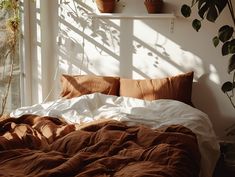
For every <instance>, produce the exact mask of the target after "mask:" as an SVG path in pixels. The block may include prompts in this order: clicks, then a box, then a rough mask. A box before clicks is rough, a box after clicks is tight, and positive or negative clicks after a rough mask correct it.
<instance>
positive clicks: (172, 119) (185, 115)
mask: <svg viewBox="0 0 235 177" xmlns="http://www.w3.org/2000/svg"><path fill="white" fill-rule="evenodd" d="M23 114H36V115H40V116H45V115H47V116H53V117H59V118H63V119H64V120H65V121H66V122H68V123H78V124H80V125H82V124H85V123H88V122H92V121H95V120H100V119H113V120H117V121H122V122H126V123H127V124H128V125H137V124H143V125H147V126H149V127H151V128H152V129H156V128H158V127H161V126H166V125H172V124H179V125H182V126H185V127H187V128H189V129H190V130H192V131H193V132H194V133H195V134H196V136H197V140H198V144H199V149H200V153H201V171H200V176H201V177H210V176H212V174H213V171H214V168H215V165H216V162H217V160H218V158H219V144H218V142H217V139H216V136H215V133H214V130H213V127H212V124H211V121H210V120H209V118H208V116H207V115H206V114H205V113H203V112H202V111H200V110H198V109H196V108H193V107H191V106H189V105H187V104H185V103H182V102H179V101H176V100H167V99H160V100H154V101H146V100H141V99H136V98H130V97H117V96H112V95H104V94H100V93H93V94H89V95H83V96H81V97H76V98H72V99H67V100H66V99H58V100H55V101H51V102H47V103H42V104H36V105H33V106H29V107H22V108H19V109H17V110H15V111H13V112H12V113H11V116H12V117H19V116H21V115H23Z"/></svg>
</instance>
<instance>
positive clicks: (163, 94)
mask: <svg viewBox="0 0 235 177" xmlns="http://www.w3.org/2000/svg"><path fill="white" fill-rule="evenodd" d="M192 83H193V72H189V73H186V74H180V75H177V76H173V77H167V78H162V79H145V80H132V79H123V78H121V79H120V91H119V93H120V96H128V97H134V98H139V99H144V100H156V99H174V100H178V101H181V102H184V103H186V104H189V105H192V103H191V92H192Z"/></svg>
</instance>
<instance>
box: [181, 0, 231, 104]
mask: <svg viewBox="0 0 235 177" xmlns="http://www.w3.org/2000/svg"><path fill="white" fill-rule="evenodd" d="M191 2H192V3H191V5H190V6H189V5H187V4H184V5H182V7H181V13H182V15H183V16H184V17H186V18H187V17H190V15H191V12H192V8H194V7H196V5H197V12H198V15H199V17H200V19H194V20H193V21H192V27H193V28H194V29H195V30H196V31H199V30H200V29H201V26H202V24H201V21H203V20H204V19H206V20H208V21H210V22H215V21H216V20H217V18H218V17H219V16H220V14H221V13H222V12H223V10H224V9H225V7H226V6H228V9H229V12H230V15H231V19H232V22H233V26H230V25H227V24H225V25H223V26H222V27H221V28H220V29H219V30H218V34H217V35H216V36H215V37H214V38H213V39H212V42H213V44H214V46H215V47H217V46H218V45H219V44H220V43H222V47H221V53H222V55H223V56H227V55H230V58H229V63H228V73H229V74H231V73H233V79H232V81H227V82H225V83H223V85H222V87H221V89H222V91H223V92H224V93H225V94H226V96H227V97H228V99H229V101H230V102H231V104H232V106H233V108H235V103H234V102H233V97H234V95H235V94H234V89H235V39H234V33H235V31H234V27H235V14H234V10H233V4H232V0H192V1H191Z"/></svg>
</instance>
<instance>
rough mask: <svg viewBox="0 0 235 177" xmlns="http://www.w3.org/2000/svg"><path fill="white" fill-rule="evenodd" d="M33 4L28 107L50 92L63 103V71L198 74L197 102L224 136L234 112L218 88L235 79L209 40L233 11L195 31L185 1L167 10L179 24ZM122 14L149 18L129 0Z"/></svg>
mask: <svg viewBox="0 0 235 177" xmlns="http://www.w3.org/2000/svg"><path fill="white" fill-rule="evenodd" d="M29 3H31V6H30V7H31V13H32V9H34V13H36V14H37V15H36V16H38V17H37V18H38V19H37V20H36V21H35V20H33V19H31V21H30V25H31V29H32V30H33V31H31V42H32V45H31V52H32V54H31V58H32V61H33V62H32V63H34V64H33V65H32V72H31V75H32V78H33V79H32V83H29V84H30V85H31V87H32V89H31V90H32V101H31V102H27V103H26V104H33V103H37V102H42V101H43V100H44V99H45V98H46V96H47V95H48V93H49V92H50V91H51V90H52V89H53V90H52V91H51V94H50V95H49V98H48V99H49V100H52V99H54V98H58V96H59V92H60V81H59V79H60V74H61V73H68V74H97V75H112V76H121V77H128V78H134V79H137V78H161V77H165V76H171V75H176V74H179V73H182V72H188V71H191V70H193V71H195V80H194V84H193V103H194V104H195V106H196V107H197V108H199V109H201V110H202V111H204V112H206V113H207V114H208V115H209V117H210V119H211V121H212V123H213V125H214V128H215V130H216V133H217V135H218V136H219V137H222V136H223V135H224V133H225V132H224V129H225V128H226V127H227V126H229V125H231V123H232V122H235V110H234V109H233V108H232V106H231V105H230V103H229V100H228V99H227V98H226V97H225V95H224V94H223V93H222V91H221V90H220V87H221V85H222V83H223V82H224V81H226V80H227V79H230V78H231V76H229V75H228V74H227V73H226V70H227V62H228V59H227V58H226V57H222V56H221V54H220V48H218V49H217V48H214V47H213V45H212V42H211V39H212V38H213V37H214V36H215V35H216V34H217V29H218V28H219V27H220V26H221V25H222V24H223V23H224V22H228V23H231V21H230V20H229V19H230V17H229V14H228V13H224V14H222V16H221V17H220V19H219V20H218V23H216V24H212V23H209V22H206V23H205V24H203V28H202V29H201V30H200V32H199V33H197V32H195V31H194V30H193V29H192V27H191V20H192V19H185V18H183V17H182V16H181V14H180V7H181V5H182V4H183V3H190V1H187V0H184V1H183V0H182V1H175V0H165V12H167V13H174V14H175V15H176V19H175V20H174V26H171V22H172V21H171V19H161V18H156V19H132V18H127V19H102V18H93V19H92V18H91V16H89V14H90V13H97V8H96V6H95V3H94V2H93V1H92V0H67V1H64V0H63V1H62V0H60V1H59V4H57V1H56V0H54V1H46V0H37V1H36V2H29ZM32 3H35V4H32ZM57 5H58V6H57ZM57 7H58V8H57ZM117 11H118V12H121V13H122V14H126V15H127V16H132V15H141V14H144V15H146V14H147V12H146V9H145V7H144V4H143V0H128V1H127V0H123V1H121V2H120V3H119V4H118V10H117ZM231 24H232V23H231ZM37 26H39V28H36V27H37ZM172 27H173V30H172V29H171V28H172ZM32 34H34V35H33V36H34V38H32ZM26 36H27V34H26ZM35 36H37V37H35ZM29 74H30V73H29Z"/></svg>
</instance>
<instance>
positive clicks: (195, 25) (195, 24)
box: [192, 19, 201, 31]
mask: <svg viewBox="0 0 235 177" xmlns="http://www.w3.org/2000/svg"><path fill="white" fill-rule="evenodd" d="M192 26H193V28H194V29H195V30H196V31H199V29H200V28H201V21H200V20H198V19H194V20H193V22H192Z"/></svg>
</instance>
